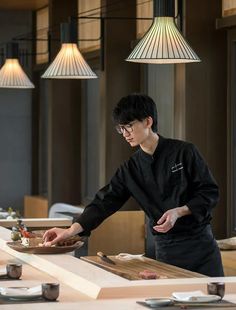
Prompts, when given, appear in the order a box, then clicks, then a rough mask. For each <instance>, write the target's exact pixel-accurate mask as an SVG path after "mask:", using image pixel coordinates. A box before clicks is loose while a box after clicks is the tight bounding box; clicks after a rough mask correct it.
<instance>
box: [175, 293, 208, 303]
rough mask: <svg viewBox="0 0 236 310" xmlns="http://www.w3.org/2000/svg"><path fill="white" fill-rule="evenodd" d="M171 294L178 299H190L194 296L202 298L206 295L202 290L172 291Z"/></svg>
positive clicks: (194, 297) (193, 298)
mask: <svg viewBox="0 0 236 310" xmlns="http://www.w3.org/2000/svg"><path fill="white" fill-rule="evenodd" d="M172 296H173V297H174V298H175V299H176V300H179V301H192V300H195V299H196V298H200V299H201V298H202V297H203V298H204V297H205V296H207V295H206V294H204V293H203V292H202V291H191V292H174V293H172Z"/></svg>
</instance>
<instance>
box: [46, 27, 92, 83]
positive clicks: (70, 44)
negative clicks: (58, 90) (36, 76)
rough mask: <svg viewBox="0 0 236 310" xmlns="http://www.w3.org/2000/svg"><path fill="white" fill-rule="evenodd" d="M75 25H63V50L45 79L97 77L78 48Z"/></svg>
mask: <svg viewBox="0 0 236 310" xmlns="http://www.w3.org/2000/svg"><path fill="white" fill-rule="evenodd" d="M75 26H76V24H75V23H62V24H61V44H62V46H61V49H60V51H59V53H58V54H57V56H56V58H55V59H54V61H53V62H52V63H51V65H50V66H49V67H48V69H47V70H46V71H45V73H44V74H43V75H42V78H44V79H94V78H97V75H96V74H95V73H94V72H93V71H92V69H91V68H90V67H89V65H88V64H87V62H86V61H85V59H84V58H83V56H82V54H81V53H80V51H79V49H78V46H77V35H76V29H75Z"/></svg>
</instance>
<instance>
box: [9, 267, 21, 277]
mask: <svg viewBox="0 0 236 310" xmlns="http://www.w3.org/2000/svg"><path fill="white" fill-rule="evenodd" d="M6 271H7V276H8V277H9V278H11V279H19V278H20V277H21V275H22V265H21V264H7V265H6Z"/></svg>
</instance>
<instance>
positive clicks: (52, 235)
mask: <svg viewBox="0 0 236 310" xmlns="http://www.w3.org/2000/svg"><path fill="white" fill-rule="evenodd" d="M82 231H83V228H82V226H81V225H80V224H79V223H74V224H72V225H71V227H70V228H67V229H63V228H57V227H54V228H51V229H49V230H47V231H46V232H45V233H44V235H43V240H44V243H43V245H44V246H52V245H54V244H56V243H57V242H59V241H62V240H65V239H67V238H70V237H72V236H74V235H76V234H78V233H80V232H82Z"/></svg>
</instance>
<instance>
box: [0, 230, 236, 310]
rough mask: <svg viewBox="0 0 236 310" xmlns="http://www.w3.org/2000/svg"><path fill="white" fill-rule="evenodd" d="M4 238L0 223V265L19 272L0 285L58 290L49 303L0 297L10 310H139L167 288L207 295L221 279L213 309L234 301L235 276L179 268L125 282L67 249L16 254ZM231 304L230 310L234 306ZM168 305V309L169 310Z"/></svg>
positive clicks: (6, 235)
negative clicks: (13, 266)
mask: <svg viewBox="0 0 236 310" xmlns="http://www.w3.org/2000/svg"><path fill="white" fill-rule="evenodd" d="M9 241H10V231H9V230H8V229H6V228H5V227H0V267H1V268H3V267H4V266H6V264H9V263H19V264H22V276H21V278H20V279H18V280H12V279H6V280H4V281H1V280H0V287H5V288H8V287H34V286H38V285H41V284H42V283H59V285H60V294H59V297H58V299H57V301H55V302H51V301H46V300H41V299H40V300H35V301H28V300H26V301H24V300H21V301H17V300H15V301H14V300H12V301H11V302H10V303H9V302H8V303H7V302H6V303H5V302H4V301H1V296H0V305H1V309H12V305H13V304H14V309H18V308H19V307H21V309H22V304H23V305H24V310H27V309H30V310H31V309H32V310H34V309H35V310H36V309H39V308H40V307H42V306H43V307H44V309H45V310H46V309H49V308H50V310H53V309H70V310H73V309H76V310H77V309H83V310H94V309H96V310H100V309H103V310H104V309H113V310H116V309H117V310H126V309H127V310H141V309H143V310H144V309H145V307H144V306H145V300H146V299H149V298H170V297H171V296H172V294H173V292H188V291H196V290H200V291H202V292H203V293H207V283H209V282H216V281H217V282H219V281H221V282H224V283H225V289H226V290H225V297H224V301H225V303H227V306H226V307H225V308H224V307H218V306H219V304H218V306H217V309H218V308H219V309H226V308H227V309H229V307H228V305H232V303H236V277H220V278H209V277H206V276H203V275H200V274H196V273H191V272H189V271H187V270H186V271H185V270H184V269H181V270H178V271H179V272H180V277H179V276H178V275H177V274H176V273H175V275H176V276H173V277H171V275H170V274H171V273H169V276H168V277H166V278H163V277H162V278H159V279H151V280H145V279H134V280H130V279H128V278H125V277H122V276H120V275H119V274H115V273H113V272H111V271H109V268H101V267H100V266H99V264H94V263H91V260H93V257H87V258H86V257H85V258H84V259H82V257H81V258H80V259H79V258H76V257H74V256H73V255H71V254H72V253H64V254H52V255H50V254H40V255H39V254H30V253H22V252H18V251H16V250H13V249H12V248H10V247H9V246H8V242H9ZM107 255H108V257H110V258H111V259H113V260H114V261H115V263H116V264H119V262H118V261H117V259H116V258H115V257H114V256H110V255H109V253H107ZM89 260H90V261H89ZM149 263H150V262H149ZM122 264H123V263H122ZM152 264H154V262H152ZM146 268H148V265H146ZM158 268H160V271H161V272H162V274H163V272H164V271H163V270H165V268H167V270H169V271H168V272H171V271H175V272H176V267H174V266H171V265H167V264H165V265H163V266H159V267H158ZM181 274H182V276H181ZM229 302H231V304H229ZM42 304H43V305H42ZM233 307H235V308H234V309H236V304H235V305H233ZM233 307H232V309H233ZM192 308H194V309H197V307H195V306H193V307H189V308H187V309H192ZM209 308H211V309H214V308H213V307H212V304H210V303H209V304H208V305H206V307H203V306H201V307H200V309H209ZM159 309H162V308H159ZM166 309H168V307H167V308H166ZM172 309H180V307H179V306H177V308H176V306H175V308H173V307H172ZM172 309H171V308H170V307H169V310H172ZM215 309H216V308H215Z"/></svg>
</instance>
